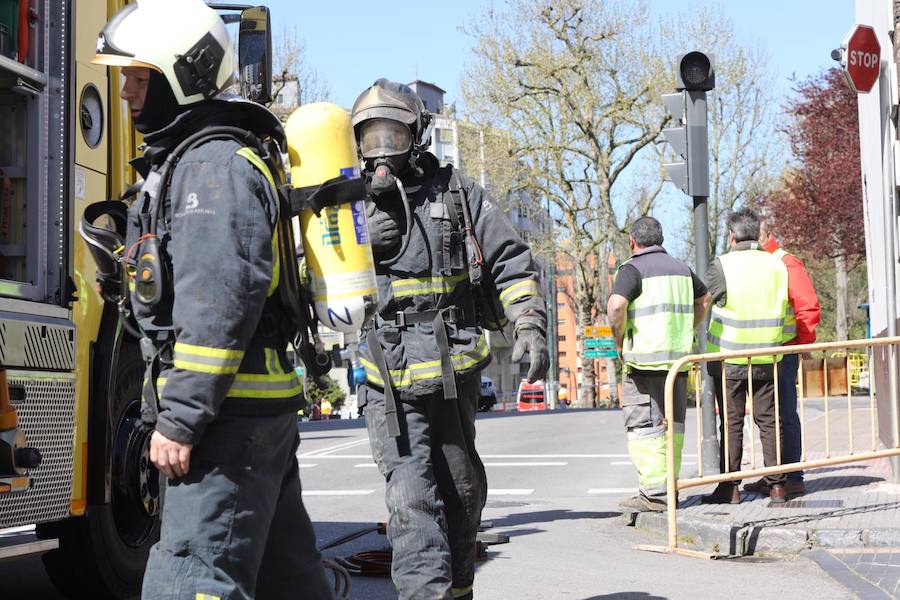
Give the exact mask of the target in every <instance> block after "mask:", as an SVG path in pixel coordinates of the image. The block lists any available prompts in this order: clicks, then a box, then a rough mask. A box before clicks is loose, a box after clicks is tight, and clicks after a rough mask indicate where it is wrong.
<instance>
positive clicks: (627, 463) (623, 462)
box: [609, 460, 632, 467]
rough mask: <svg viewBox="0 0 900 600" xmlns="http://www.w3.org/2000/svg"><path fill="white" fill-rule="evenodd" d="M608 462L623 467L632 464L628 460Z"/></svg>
mask: <svg viewBox="0 0 900 600" xmlns="http://www.w3.org/2000/svg"><path fill="white" fill-rule="evenodd" d="M609 464H611V465H612V466H614V467H624V466H626V465H627V466H629V467H630V466H631V465H632V462H631V461H630V460H613V461H610V463H609Z"/></svg>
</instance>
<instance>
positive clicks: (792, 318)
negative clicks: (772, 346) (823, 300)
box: [772, 248, 797, 343]
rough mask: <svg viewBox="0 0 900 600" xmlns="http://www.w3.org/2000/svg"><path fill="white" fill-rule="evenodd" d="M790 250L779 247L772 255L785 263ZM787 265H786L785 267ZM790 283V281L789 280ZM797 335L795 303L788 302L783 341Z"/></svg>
mask: <svg viewBox="0 0 900 600" xmlns="http://www.w3.org/2000/svg"><path fill="white" fill-rule="evenodd" d="M786 254H790V252H786V251H785V250H784V249H783V248H777V249H776V250H775V251H774V252H772V256H774V257H775V258H777V259H778V260H780V261H781V262H782V263H784V257H785V255H786ZM786 267H787V266H786V265H785V268H786ZM788 283H790V281H789V282H788ZM795 337H797V316H796V315H795V314H794V305H793V304H791V303H790V302H788V309H787V314H786V315H785V317H784V331H783V332H782V334H781V340H782V343H787V342H789V341H791V340H792V339H794V338H795Z"/></svg>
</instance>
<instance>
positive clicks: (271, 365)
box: [263, 348, 283, 375]
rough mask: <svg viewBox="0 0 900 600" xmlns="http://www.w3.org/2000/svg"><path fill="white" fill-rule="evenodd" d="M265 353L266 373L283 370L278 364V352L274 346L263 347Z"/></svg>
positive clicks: (271, 373) (272, 373)
mask: <svg viewBox="0 0 900 600" xmlns="http://www.w3.org/2000/svg"><path fill="white" fill-rule="evenodd" d="M263 354H264V355H265V357H266V373H269V374H270V375H274V374H279V373H282V372H283V371H281V369H280V368H279V366H278V353H277V352H275V349H274V348H263Z"/></svg>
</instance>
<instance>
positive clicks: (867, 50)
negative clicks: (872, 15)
mask: <svg viewBox="0 0 900 600" xmlns="http://www.w3.org/2000/svg"><path fill="white" fill-rule="evenodd" d="M844 45H845V47H846V48H847V52H846V54H845V55H844V76H845V77H846V78H847V83H848V84H849V85H850V88H851V89H853V91H854V92H859V93H863V94H865V93H868V92H870V91H872V88H873V87H874V86H875V82H876V81H878V73H879V72H880V71H881V44H879V43H878V37H877V36H876V35H875V30H874V29H872V28H871V27H869V26H868V25H856V26H855V27H854V28H853V29H851V30H850V33H849V34H847V39H846V41H845V42H844Z"/></svg>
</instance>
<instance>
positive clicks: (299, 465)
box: [297, 463, 319, 469]
mask: <svg viewBox="0 0 900 600" xmlns="http://www.w3.org/2000/svg"><path fill="white" fill-rule="evenodd" d="M297 466H298V467H300V468H301V469H312V468H313V467H318V466H319V465H310V464H303V463H297Z"/></svg>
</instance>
